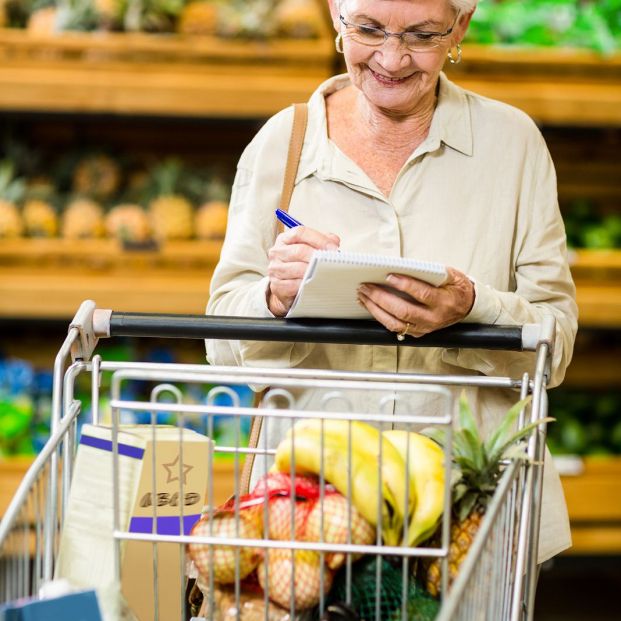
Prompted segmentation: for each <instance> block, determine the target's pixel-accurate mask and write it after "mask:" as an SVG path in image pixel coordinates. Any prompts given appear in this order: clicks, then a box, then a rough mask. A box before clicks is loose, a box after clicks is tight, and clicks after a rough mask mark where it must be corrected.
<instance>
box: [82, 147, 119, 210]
mask: <svg viewBox="0 0 621 621" xmlns="http://www.w3.org/2000/svg"><path fill="white" fill-rule="evenodd" d="M120 185H121V170H120V167H119V165H118V164H117V163H116V161H115V160H113V159H112V158H111V157H110V156H109V155H105V154H103V153H95V154H91V155H88V156H87V157H85V158H83V159H82V160H80V161H79V162H78V164H77V166H76V167H75V170H74V171H73V191H74V192H75V193H76V194H81V195H84V196H90V197H92V198H94V199H97V200H105V199H107V198H110V197H111V196H113V195H114V194H116V193H117V192H118V191H119V187H120Z"/></svg>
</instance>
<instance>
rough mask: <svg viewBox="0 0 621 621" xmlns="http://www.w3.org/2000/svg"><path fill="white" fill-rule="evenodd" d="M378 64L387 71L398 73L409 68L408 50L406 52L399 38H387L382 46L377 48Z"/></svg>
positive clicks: (410, 59) (409, 56) (409, 57)
mask: <svg viewBox="0 0 621 621" xmlns="http://www.w3.org/2000/svg"><path fill="white" fill-rule="evenodd" d="M376 54H379V56H380V58H379V60H380V63H381V65H382V67H384V69H386V70H388V71H398V70H399V69H403V68H405V67H407V66H409V65H410V64H411V62H412V56H411V53H410V50H408V49H407V48H406V47H405V45H403V42H402V41H401V39H399V37H388V38H387V39H386V41H384V44H383V45H382V46H381V47H379V48H378V50H377V51H376Z"/></svg>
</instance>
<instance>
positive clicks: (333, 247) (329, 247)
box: [326, 242, 339, 250]
mask: <svg viewBox="0 0 621 621" xmlns="http://www.w3.org/2000/svg"><path fill="white" fill-rule="evenodd" d="M338 249H339V247H338V246H337V245H336V244H334V243H332V242H328V243H327V244H326V250H338Z"/></svg>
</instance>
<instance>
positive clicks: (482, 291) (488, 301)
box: [462, 276, 502, 324]
mask: <svg viewBox="0 0 621 621" xmlns="http://www.w3.org/2000/svg"><path fill="white" fill-rule="evenodd" d="M468 278H470V280H471V281H472V284H473V285H474V304H473V305H472V308H471V309H470V312H469V313H468V314H467V315H466V316H465V317H464V318H463V319H462V322H463V323H485V324H494V323H496V321H497V320H498V317H499V316H500V312H501V310H502V308H501V305H500V300H499V299H498V296H497V295H496V292H495V291H494V290H493V289H492V288H491V287H490V286H488V285H482V284H481V283H479V282H477V281H476V280H475V279H474V278H471V277H470V276H468Z"/></svg>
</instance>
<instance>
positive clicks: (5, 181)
mask: <svg viewBox="0 0 621 621" xmlns="http://www.w3.org/2000/svg"><path fill="white" fill-rule="evenodd" d="M25 187H26V186H25V182H24V180H23V179H21V178H19V177H17V176H16V174H15V166H14V165H13V162H11V161H10V160H2V161H0V238H15V237H21V236H22V233H23V231H24V223H23V219H22V215H21V213H20V211H19V207H18V204H19V201H20V200H21V199H22V198H23V196H24V192H25Z"/></svg>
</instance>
